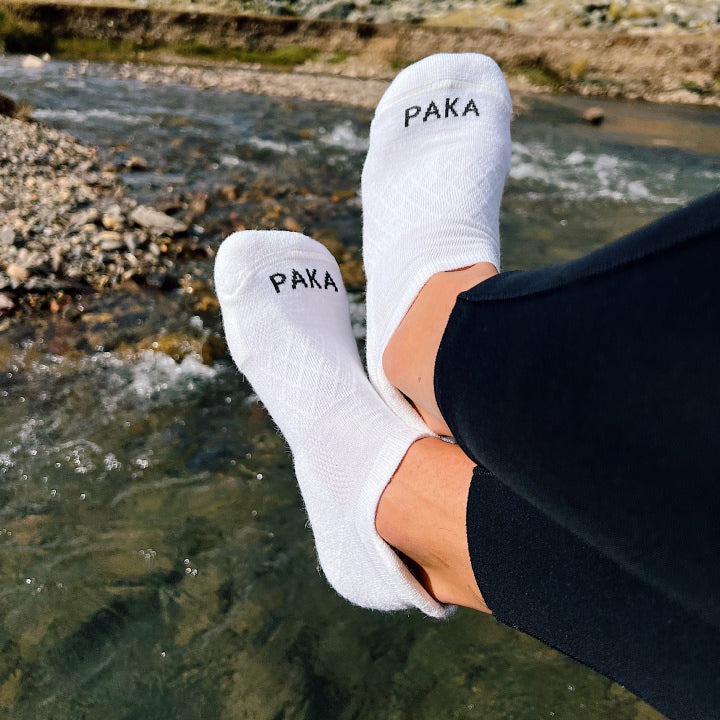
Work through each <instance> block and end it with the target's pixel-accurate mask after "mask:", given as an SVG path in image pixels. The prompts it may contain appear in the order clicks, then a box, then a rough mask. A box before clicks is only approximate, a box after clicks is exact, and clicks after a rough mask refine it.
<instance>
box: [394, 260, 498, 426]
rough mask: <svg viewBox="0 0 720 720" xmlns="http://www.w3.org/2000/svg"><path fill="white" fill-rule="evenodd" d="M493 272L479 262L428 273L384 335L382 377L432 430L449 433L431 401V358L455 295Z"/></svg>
mask: <svg viewBox="0 0 720 720" xmlns="http://www.w3.org/2000/svg"><path fill="white" fill-rule="evenodd" d="M497 274H498V271H497V269H496V268H495V266H494V265H492V264H491V263H486V262H481V263H477V264H476V265H471V266H470V267H467V268H461V269H459V270H449V271H447V272H441V273H437V274H436V275H433V276H432V277H431V278H430V279H429V280H428V281H427V283H425V285H424V286H423V287H422V289H421V290H420V292H419V293H418V296H417V297H416V298H415V301H414V302H413V304H412V305H411V306H410V309H409V310H408V311H407V313H406V315H405V317H404V318H403V319H402V320H401V321H400V324H399V325H398V326H397V328H396V329H395V332H394V333H393V334H392V336H391V337H390V340H389V341H388V344H387V346H386V347H385V351H384V353H383V356H382V366H383V371H384V373H385V375H386V377H387V379H388V380H389V381H390V382H391V383H392V385H393V386H394V387H395V388H397V389H398V390H399V391H400V392H401V393H402V394H403V395H404V396H405V397H406V398H407V399H408V400H409V401H410V402H411V403H412V405H413V407H414V408H415V410H416V411H417V412H418V414H419V415H420V417H421V418H422V419H423V422H425V424H426V425H427V426H428V427H429V428H430V430H432V431H433V432H434V433H436V434H437V435H446V436H450V435H452V432H451V431H450V429H449V428H448V426H447V424H446V423H445V420H444V419H443V417H442V413H441V412H440V409H439V408H438V405H437V401H436V400H435V358H436V356H437V351H438V347H439V346H440V341H441V340H442V336H443V333H444V332H445V328H446V326H447V323H448V319H449V317H450V313H451V312H452V310H453V308H454V307H455V301H456V299H457V296H458V295H459V294H460V293H462V292H464V291H465V290H469V289H470V288H472V287H474V286H475V285H477V284H479V283H481V282H483V281H484V280H487V279H488V278H491V277H493V276H495V275H497Z"/></svg>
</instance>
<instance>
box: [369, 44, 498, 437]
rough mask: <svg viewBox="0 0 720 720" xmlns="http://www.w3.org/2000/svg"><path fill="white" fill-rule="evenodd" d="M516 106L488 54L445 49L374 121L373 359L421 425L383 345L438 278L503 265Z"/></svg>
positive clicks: (406, 81) (384, 393)
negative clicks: (392, 377) (503, 210)
mask: <svg viewBox="0 0 720 720" xmlns="http://www.w3.org/2000/svg"><path fill="white" fill-rule="evenodd" d="M511 113H512V105H511V100H510V94H509V92H508V89H507V85H506V83H505V79H504V77H503V74H502V72H501V71H500V69H499V68H498V66H497V65H496V64H495V63H494V62H493V61H492V60H491V59H490V58H488V57H485V56H484V55H477V54H469V53H468V54H455V55H451V54H441V55H433V56H430V57H428V58H425V59H424V60H421V61H420V62H418V63H415V64H413V65H411V66H410V67H408V68H406V69H405V70H403V71H402V72H401V73H399V74H398V76H397V77H396V78H395V80H394V81H393V82H392V84H391V85H390V87H389V88H388V90H387V91H386V93H385V94H384V95H383V97H382V99H381V101H380V103H379V105H378V107H377V110H376V112H375V116H374V118H373V121H372V125H371V128H370V144H369V148H368V155H367V159H366V161H365V165H364V167H363V174H362V193H361V194H362V203H363V260H364V263H365V272H366V275H367V292H366V298H367V367H368V374H369V376H370V380H371V382H372V383H373V385H374V386H375V387H376V389H377V391H378V392H379V393H380V395H381V397H382V398H383V399H384V400H385V402H386V403H388V405H389V406H390V407H391V408H392V409H393V411H394V412H395V413H396V414H397V415H398V416H399V417H401V418H403V419H404V420H405V421H406V422H407V423H408V424H409V425H412V426H413V427H418V428H423V427H424V424H423V423H422V422H420V419H419V418H418V416H417V414H416V413H415V412H414V411H413V410H412V407H411V406H410V405H409V404H408V403H407V402H406V400H405V399H404V397H403V395H402V394H401V393H400V392H399V391H398V390H397V388H396V387H394V386H393V384H392V383H391V382H389V381H388V378H387V377H386V374H385V372H384V370H383V353H384V352H385V348H386V347H387V344H388V341H389V340H390V337H391V336H392V334H393V332H395V330H396V328H397V326H398V324H399V323H400V322H401V320H402V318H403V317H404V316H405V314H406V313H407V311H408V308H409V307H410V305H411V304H412V303H413V301H414V300H415V298H416V297H417V295H418V292H419V291H420V289H421V288H422V287H423V286H424V285H425V283H426V282H427V281H428V279H429V278H430V277H431V276H433V275H434V274H436V273H439V272H443V271H446V270H457V269H459V268H463V267H468V266H470V265H474V264H476V263H485V264H487V265H488V266H489V268H490V271H491V272H495V271H496V270H495V269H496V268H498V267H499V265H500V245H499V214H500V200H501V197H502V191H503V185H504V182H505V177H506V175H507V173H508V171H509V169H510V116H511ZM476 282H477V280H476ZM420 372H421V373H424V374H425V377H427V373H425V368H420ZM416 377H417V376H416ZM415 382H416V381H415ZM440 429H442V428H440Z"/></svg>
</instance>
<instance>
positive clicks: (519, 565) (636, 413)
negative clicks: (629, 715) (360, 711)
mask: <svg viewBox="0 0 720 720" xmlns="http://www.w3.org/2000/svg"><path fill="white" fill-rule="evenodd" d="M719 275H720V193H719V194H715V195H711V196H709V197H707V198H704V199H702V200H699V201H697V202H695V203H693V204H692V205H691V206H690V207H688V208H685V209H683V210H681V211H678V212H675V213H673V214H672V215H669V216H668V217H666V218H664V219H662V220H660V221H658V222H655V223H653V224H652V225H650V226H648V227H646V228H643V229H642V230H639V231H638V232H635V233H633V234H631V235H629V236H627V237H625V238H623V239H621V240H619V241H617V242H615V243H613V244H612V245H609V246H607V247H605V248H602V249H601V250H598V251H596V252H594V253H592V254H591V255H589V256H587V257H585V258H582V259H580V260H577V261H574V262H571V263H567V264H565V265H560V266H555V267H549V268H545V269H542V270H539V271H533V272H508V273H503V274H500V275H498V276H496V277H493V278H490V279H489V280H486V281H485V282H483V283H481V284H479V285H477V286H476V287H474V288H472V289H471V290H469V291H468V292H465V293H462V294H461V295H460V296H459V297H458V300H457V303H456V305H455V308H454V310H453V312H452V315H451V317H450V320H449V323H448V326H447V329H446V331H445V334H444V336H443V339H442V343H441V345H440V350H439V352H438V357H437V362H436V367H435V392H436V396H437V401H438V405H439V407H440V410H441V412H442V414H443V417H444V418H445V421H446V422H447V424H448V426H449V427H450V429H451V430H452V432H453V435H454V436H455V438H456V439H457V441H458V443H459V445H460V446H461V447H462V449H463V450H464V451H465V452H466V453H467V454H468V456H469V457H471V458H472V459H473V461H475V462H476V463H478V465H479V466H480V467H478V468H477V469H476V471H475V474H474V476H473V481H472V484H471V488H470V494H469V498H468V509H467V528H468V543H469V548H470V556H471V559H472V564H473V569H474V571H475V577H476V579H477V583H478V586H479V588H480V590H481V592H482V593H483V596H484V598H485V600H486V602H487V604H488V606H489V607H490V608H491V609H492V610H493V612H494V613H495V615H496V616H497V618H498V619H499V620H501V621H502V622H504V623H506V624H508V625H512V626H514V627H517V628H520V629H521V630H523V631H525V632H527V633H529V634H531V635H534V636H535V637H538V638H540V639H541V640H543V641H544V642H546V643H548V644H549V645H551V646H553V647H556V648H558V649H560V650H562V651H563V652H565V653H567V654H568V655H571V656H572V657H574V658H576V659H578V660H580V661H581V662H583V663H585V664H586V665H589V666H591V667H593V668H595V669H596V670H598V671H599V672H601V673H603V674H605V675H607V676H608V677H611V678H613V679H614V680H617V681H618V682H620V683H621V684H623V685H625V686H626V687H628V688H629V689H630V690H632V691H633V692H635V693H636V694H637V695H639V696H640V697H642V698H644V699H645V700H647V701H648V702H649V703H651V704H652V705H653V706H655V707H656V708H657V709H658V710H660V711H661V712H663V713H665V714H666V715H668V716H670V717H672V718H677V719H680V718H683V719H686V718H687V719H690V718H697V719H698V720H708V718H720V277H719Z"/></svg>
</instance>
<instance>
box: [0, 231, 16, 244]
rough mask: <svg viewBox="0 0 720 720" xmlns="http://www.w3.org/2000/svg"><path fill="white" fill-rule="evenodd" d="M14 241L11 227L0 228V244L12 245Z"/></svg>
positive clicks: (13, 232)
mask: <svg viewBox="0 0 720 720" xmlns="http://www.w3.org/2000/svg"><path fill="white" fill-rule="evenodd" d="M14 242H15V231H14V230H13V229H12V228H11V227H7V226H5V227H4V228H0V246H2V245H12V244H13V243H14Z"/></svg>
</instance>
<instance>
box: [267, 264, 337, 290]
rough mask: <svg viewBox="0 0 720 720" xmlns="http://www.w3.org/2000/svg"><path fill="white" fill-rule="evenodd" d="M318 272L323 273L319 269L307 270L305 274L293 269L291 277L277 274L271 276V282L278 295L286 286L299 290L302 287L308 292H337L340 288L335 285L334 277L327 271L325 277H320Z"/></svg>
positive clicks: (285, 274)
mask: <svg viewBox="0 0 720 720" xmlns="http://www.w3.org/2000/svg"><path fill="white" fill-rule="evenodd" d="M318 272H321V271H318V269H317V268H305V269H304V273H303V272H301V271H300V270H296V269H295V268H292V269H291V271H290V273H289V277H288V274H287V273H281V272H276V273H273V274H272V275H270V282H271V283H272V285H273V287H274V288H275V292H276V293H279V292H280V288H281V287H283V286H286V289H290V290H297V289H298V287H299V286H300V285H302V287H304V288H305V289H307V290H311V289H316V290H329V289H330V288H332V289H333V290H334V291H335V292H337V291H338V286H337V285H336V284H335V281H334V280H333V278H332V275H330V273H329V272H328V271H327V270H326V271H325V276H324V277H322V276H321V277H318ZM288 279H289V282H288Z"/></svg>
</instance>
